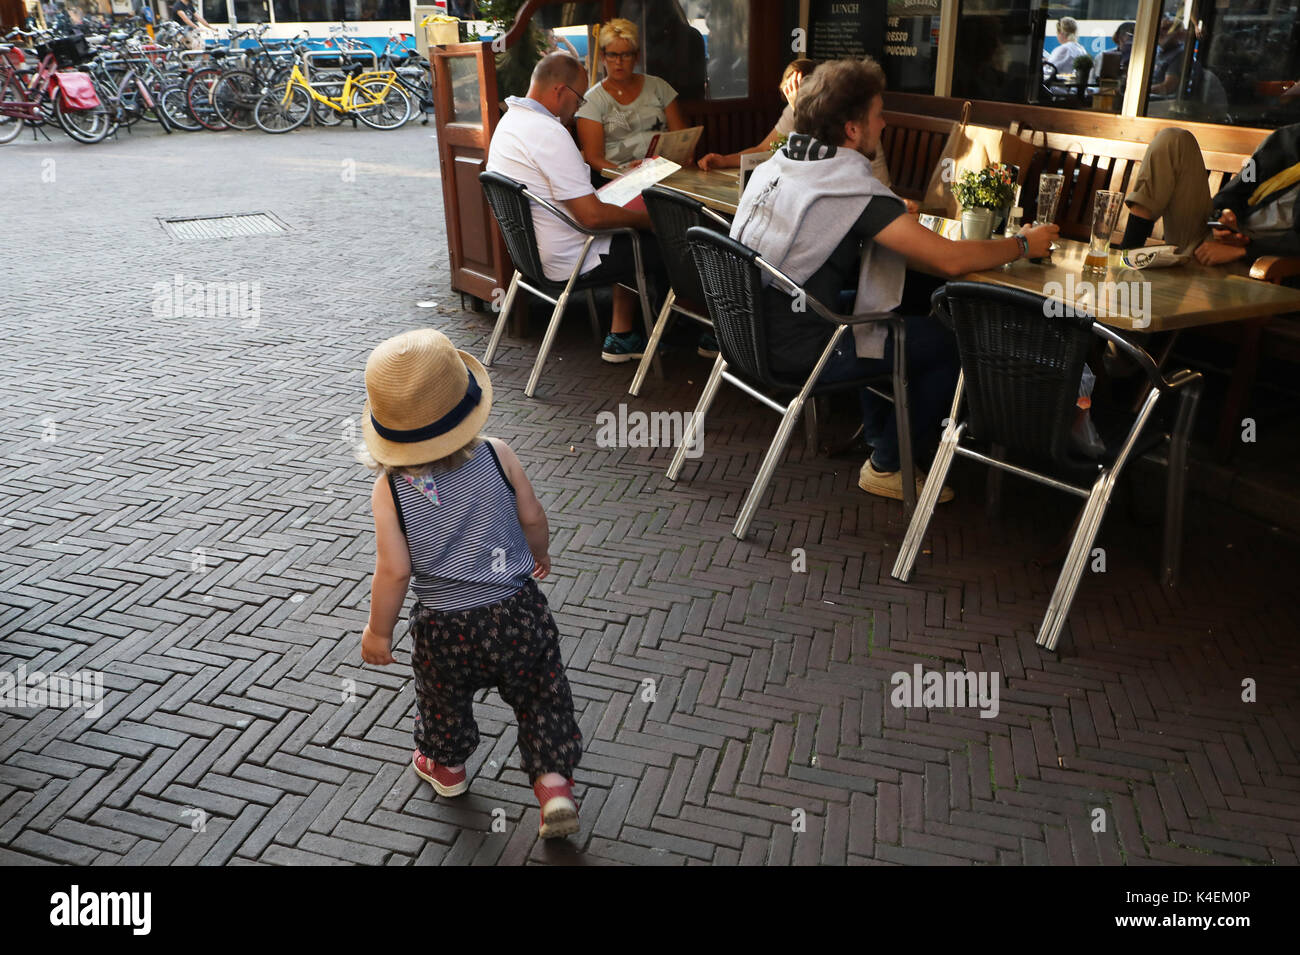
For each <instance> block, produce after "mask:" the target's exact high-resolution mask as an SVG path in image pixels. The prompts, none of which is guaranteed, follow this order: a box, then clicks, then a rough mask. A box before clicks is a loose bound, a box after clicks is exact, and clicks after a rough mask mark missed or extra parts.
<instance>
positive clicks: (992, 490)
mask: <svg viewBox="0 0 1300 955" xmlns="http://www.w3.org/2000/svg"><path fill="white" fill-rule="evenodd" d="M990 454H991V455H992V456H993V457H995V458H997V459H998V460H999V461H1001V460H1005V458H1006V456H1007V449H1006V447H1004V446H1003V445H1000V444H995V445H993V447H992V448H990ZM1003 477H1005V474H1003V471H1002V469H1001V468H989V476H988V497H987V499H986V500H985V502H984V513H985V516H986V517H988V519H989V520H991V521H993V520H997V518H998V517H999V515H1001V513H1002V479H1003Z"/></svg>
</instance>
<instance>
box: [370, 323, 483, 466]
mask: <svg viewBox="0 0 1300 955" xmlns="http://www.w3.org/2000/svg"><path fill="white" fill-rule="evenodd" d="M366 394H367V395H368V397H367V399H366V406H365V409H364V411H363V412H362V415H363V419H362V422H361V433H362V436H363V437H364V439H365V442H366V448H367V449H369V451H370V454H371V456H372V457H373V458H374V459H375V460H376V461H378V462H379V463H380V464H384V465H388V466H390V467H403V466H408V467H409V466H412V465H417V464H426V463H428V462H430V461H436V460H438V459H439V458H445V457H446V456H447V455H449V454H451V453H452V452H454V451H459V450H460V449H461V448H463V447H465V445H467V444H469V443H470V442H471V441H473V440H474V438H475V437H476V436H477V435H478V433H479V430H480V429H481V428H482V427H483V422H484V421H486V420H487V416H488V412H489V411H490V410H491V408H492V382H491V380H490V379H489V378H488V373H487V371H486V370H485V369H484V368H483V366H482V365H481V364H479V362H478V360H477V359H475V358H474V356H472V355H470V354H468V353H467V352H463V351H458V350H457V349H456V346H454V345H453V344H452V343H451V341H450V340H448V338H447V336H446V335H444V334H443V333H442V332H439V331H436V330H434V329H432V328H421V329H417V330H415V331H411V332H405V333H403V334H401V335H398V336H396V337H395V338H390V339H388V341H386V342H384V343H383V344H381V345H380V346H379V347H378V348H376V349H375V350H374V351H373V352H371V353H370V358H369V359H368V360H367V361H366Z"/></svg>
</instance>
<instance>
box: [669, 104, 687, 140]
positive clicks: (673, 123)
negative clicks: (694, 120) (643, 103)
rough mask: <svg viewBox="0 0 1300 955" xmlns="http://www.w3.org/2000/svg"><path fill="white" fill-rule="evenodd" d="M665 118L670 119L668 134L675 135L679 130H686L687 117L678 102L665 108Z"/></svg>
mask: <svg viewBox="0 0 1300 955" xmlns="http://www.w3.org/2000/svg"><path fill="white" fill-rule="evenodd" d="M664 116H666V117H667V118H668V132H670V133H675V132H677V131H678V130H679V129H686V117H685V116H683V115H682V108H681V106H679V105H678V103H677V100H673V101H672V102H671V103H669V104H668V105H667V106H665V107H664Z"/></svg>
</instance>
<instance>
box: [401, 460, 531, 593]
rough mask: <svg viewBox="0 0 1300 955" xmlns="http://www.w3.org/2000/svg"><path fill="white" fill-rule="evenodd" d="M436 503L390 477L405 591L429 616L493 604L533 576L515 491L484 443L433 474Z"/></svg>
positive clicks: (405, 483)
mask: <svg viewBox="0 0 1300 955" xmlns="http://www.w3.org/2000/svg"><path fill="white" fill-rule="evenodd" d="M433 480H434V482H435V484H436V486H437V494H436V496H437V499H438V503H436V504H435V503H434V502H433V501H432V500H431V499H430V497H429V496H428V495H426V494H425V493H424V492H423V491H421V490H420V489H419V488H417V487H415V486H414V485H413V484H412V483H411V482H410V481H408V480H407V479H406V478H405V477H404V476H402V475H392V474H390V475H389V476H388V482H389V486H390V487H391V488H392V491H393V500H394V501H395V502H396V504H397V520H398V523H399V524H400V525H401V527H402V533H403V534H405V535H406V544H407V548H408V549H409V550H410V552H411V589H412V590H414V591H415V595H416V597H417V598H419V601H420V603H421V604H422V605H423V606H424V607H427V608H428V609H430V610H438V611H456V610H470V609H472V608H474V607H484V606H487V605H489V604H494V603H499V602H501V601H502V600H505V599H506V598H507V597H509V596H511V595H512V594H514V593H515V592H516V591H518V590H519V588H520V587H522V586H524V584H525V583H527V582H528V579H529V578H530V577H531V576H532V572H533V567H534V566H535V562H534V560H533V555H532V551H531V550H529V548H528V541H527V539H526V538H525V537H524V529H523V528H522V527H521V526H520V524H519V512H518V510H517V507H516V503H515V489H514V487H513V486H512V485H511V484H510V481H509V480H508V479H507V478H506V472H505V469H504V468H503V467H502V466H501V461H500V460H499V459H498V458H497V454H496V449H495V448H493V447H492V445H491V443H490V442H488V441H484V442H483V443H482V444H481V445H479V446H478V447H477V448H476V449H475V450H474V456H473V457H472V458H470V460H469V461H468V462H466V463H465V464H463V465H461V466H460V467H458V468H456V469H454V470H451V471H443V472H439V473H436V474H434V475H433Z"/></svg>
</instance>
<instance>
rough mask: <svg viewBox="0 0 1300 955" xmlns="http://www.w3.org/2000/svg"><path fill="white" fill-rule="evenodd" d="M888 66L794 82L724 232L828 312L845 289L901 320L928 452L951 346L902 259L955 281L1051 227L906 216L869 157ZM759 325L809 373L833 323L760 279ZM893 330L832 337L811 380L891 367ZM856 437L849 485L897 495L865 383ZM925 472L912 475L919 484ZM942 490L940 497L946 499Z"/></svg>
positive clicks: (793, 369) (851, 66) (1021, 250)
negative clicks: (856, 461) (994, 228)
mask: <svg viewBox="0 0 1300 955" xmlns="http://www.w3.org/2000/svg"><path fill="white" fill-rule="evenodd" d="M884 89H885V74H884V71H883V70H882V69H881V68H880V65H879V64H878V63H876V62H875V61H874V60H872V59H870V58H866V59H864V60H837V61H834V62H831V63H824V64H822V65H821V66H819V67H818V68H817V71H816V72H815V73H814V74H813V75H812V76H810V77H808V79H807V80H806V81H804V83H803V84H802V87H801V89H800V91H799V98H798V100H797V101H796V102H795V107H794V114H795V131H794V132H793V133H791V134H790V138H789V139H788V140H787V142H786V145H785V146H784V147H783V148H782V149H780V150H779V151H778V152H777V153H776V155H775V156H773V157H772V158H771V159H770V160H768V161H767V162H765V163H763V164H762V165H761V166H759V167H758V169H756V170H755V171H754V175H753V178H752V179H751V180H750V184H749V187H748V188H747V189H746V190H745V194H744V196H742V197H741V201H740V206H739V208H738V209H737V212H736V219H735V222H734V224H733V226H732V229H731V236H732V238H734V239H736V240H737V241H739V242H742V243H744V244H745V245H747V246H749V247H750V248H752V249H755V250H756V251H757V252H758V253H759V254H760V255H762V256H763V258H765V259H766V260H767V261H768V262H770V263H771V264H772V265H774V266H776V267H777V268H778V269H781V270H782V271H783V272H785V273H786V274H787V275H788V276H789V277H790V278H791V279H792V280H794V281H795V282H797V283H798V284H799V285H800V286H801V287H802V288H803V289H804V291H805V292H806V293H807V294H808V295H810V296H813V297H815V298H816V299H817V300H818V301H820V302H822V303H825V304H828V307H831V308H832V310H835V309H834V305H835V303H837V301H838V300H839V298H840V295H841V292H842V291H844V290H854V289H856V292H855V293H854V305H853V309H852V311H853V312H854V313H856V314H867V313H876V312H887V311H898V312H899V313H900V314H903V315H906V316H907V317H906V363H907V369H908V401H909V403H910V410H911V422H912V427H913V439H914V441H915V446H916V448H917V449H918V451H919V452H925V453H927V454H929V455H932V454H933V451H934V449H935V448H936V447H937V445H938V438H939V434H940V422H941V421H942V420H943V418H944V416H945V415H947V414H948V411H949V409H950V407H951V402H952V395H953V391H954V389H955V387H956V382H957V369H958V362H957V353H956V342H955V340H954V338H953V336H952V333H951V332H949V331H948V330H947V329H946V328H944V327H943V326H942V325H941V324H940V323H939V322H938V321H937V320H936V319H934V318H933V317H931V315H930V308H929V295H930V293H931V291H932V290H933V289H934V288H935V287H936V285H937V283H936V281H935V280H933V279H930V278H929V277H928V276H922V275H915V274H913V275H909V274H908V271H907V266H908V264H909V263H912V264H914V265H917V266H919V267H920V268H922V269H924V270H926V271H927V272H928V273H930V274H931V275H942V276H947V277H957V276H960V275H965V274H967V273H969V272H977V271H980V270H982V269H991V268H994V267H996V266H999V265H1003V264H1005V263H1007V262H1011V261H1013V260H1015V259H1018V258H1022V257H1025V256H1042V255H1045V254H1046V253H1047V250H1048V248H1049V246H1050V245H1051V242H1052V239H1053V238H1054V237H1055V236H1057V235H1058V234H1059V231H1060V230H1059V229H1058V228H1057V227H1056V226H1055V225H1047V226H1039V227H1035V228H1030V229H1026V230H1025V231H1024V232H1022V233H1021V234H1020V235H1018V236H1015V237H1013V238H1004V239H989V240H983V241H976V240H969V241H966V240H963V241H953V240H949V239H945V238H944V237H942V236H940V235H937V234H935V233H934V232H931V231H930V230H929V229H927V228H925V227H924V226H922V225H921V224H920V223H919V222H918V221H917V220H916V219H915V218H913V217H912V216H910V215H907V214H906V208H905V206H904V204H903V200H902V199H900V198H899V197H898V196H896V195H895V194H894V193H893V192H891V191H890V189H889V188H888V187H887V186H885V185H884V184H883V183H882V182H881V181H880V180H879V179H877V178H876V177H875V176H872V175H869V170H870V166H871V160H870V159H869V158H868V157H869V156H870V155H871V154H873V153H874V152H875V150H876V147H877V146H879V144H880V135H881V132H882V131H883V130H884V128H885V120H884V117H883V110H884V96H883V94H884ZM764 294H765V295H766V296H767V297H768V298H767V301H766V303H765V304H766V306H767V310H768V312H769V314H771V315H772V316H773V319H774V320H773V324H772V326H771V327H769V328H768V329H767V336H768V348H769V356H768V359H769V362H770V365H771V368H772V370H773V371H774V372H776V373H777V374H779V375H783V376H788V377H791V378H799V377H806V376H807V375H808V374H809V372H810V371H811V370H812V368H813V367H814V366H815V365H816V363H817V359H818V357H819V356H820V355H821V352H822V350H823V349H824V348H825V347H826V343H827V342H828V341H830V337H831V335H832V333H833V332H834V328H833V326H831V325H830V324H829V323H828V322H826V321H825V320H823V319H822V318H820V317H818V316H817V315H816V313H815V312H814V311H812V310H811V309H808V308H804V307H801V306H802V305H803V304H805V303H802V302H799V301H796V300H795V299H794V298H792V297H791V296H790V295H789V294H787V293H786V292H783V291H781V290H780V289H779V288H777V287H775V286H770V287H768V288H767V289H766V290H765V292H764ZM893 347H894V345H893V335H892V334H891V333H890V332H889V329H888V326H887V325H886V324H884V323H874V324H866V325H862V326H858V327H857V328H855V329H854V333H853V335H852V336H851V337H845V338H843V339H842V342H841V344H839V345H837V347H836V349H835V351H834V353H833V354H832V356H831V358H830V360H829V361H828V363H827V364H826V366H825V368H824V369H823V371H822V374H821V377H820V379H819V380H820V381H822V382H827V383H829V382H834V381H844V380H846V379H850V378H856V377H865V376H868V375H881V374H888V373H889V372H890V371H891V370H892V368H893V359H892V353H893ZM860 400H861V406H862V425H863V431H864V435H865V437H866V439H867V441H868V443H870V444H871V446H872V453H871V458H870V459H869V460H868V461H867V462H866V463H865V464H863V466H862V469H861V471H860V473H859V476H858V486H859V487H860V488H862V489H863V490H864V491H867V492H869V493H871V494H877V495H880V496H882V497H888V498H894V499H897V500H901V499H902V497H903V481H902V474H901V470H900V467H901V461H900V456H899V442H898V432H897V426H896V421H895V418H894V414H893V410H892V405H891V404H890V403H889V402H887V401H885V400H883V399H881V398H879V397H878V396H876V395H874V394H872V393H871V392H870V391H868V390H866V389H864V390H863V391H862V392H861V394H860ZM921 483H922V479H921V478H918V482H917V492H918V493H919V492H920V489H921ZM951 499H952V491H951V490H950V489H948V488H944V489H943V492H942V494H941V496H940V500H944V501H946V500H951Z"/></svg>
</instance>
